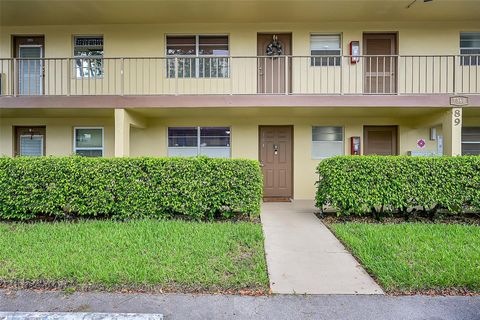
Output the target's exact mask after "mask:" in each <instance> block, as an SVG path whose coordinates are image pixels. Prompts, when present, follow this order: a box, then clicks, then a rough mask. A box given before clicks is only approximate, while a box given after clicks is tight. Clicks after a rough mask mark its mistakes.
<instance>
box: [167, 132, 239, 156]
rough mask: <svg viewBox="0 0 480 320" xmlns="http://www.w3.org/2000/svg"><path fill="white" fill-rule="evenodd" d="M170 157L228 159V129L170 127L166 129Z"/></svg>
mask: <svg viewBox="0 0 480 320" xmlns="http://www.w3.org/2000/svg"><path fill="white" fill-rule="evenodd" d="M168 155H169V156H170V157H194V156H199V155H204V156H208V157H211V158H230V128H229V127H171V128H168Z"/></svg>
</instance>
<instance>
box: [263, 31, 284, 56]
mask: <svg viewBox="0 0 480 320" xmlns="http://www.w3.org/2000/svg"><path fill="white" fill-rule="evenodd" d="M265 53H266V55H267V56H281V55H283V45H282V43H281V42H280V41H278V37H277V35H273V39H272V42H270V43H269V44H268V46H267V49H266V50H265Z"/></svg>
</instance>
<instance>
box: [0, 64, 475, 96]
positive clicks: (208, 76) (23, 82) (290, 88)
mask: <svg viewBox="0 0 480 320" xmlns="http://www.w3.org/2000/svg"><path fill="white" fill-rule="evenodd" d="M479 68H480V56H479V55H469V56H465V55H463V56H455V55H448V56H447V55H444V56H440V55H437V56H433V55H431V56H418V55H416V56H399V55H391V56H359V57H351V56H275V57H269V56H257V57H220V56H215V57H212V56H203V57H189V56H172V57H161V58H153V57H152V58H82V59H78V58H43V59H20V58H18V59H0V81H1V83H0V94H1V95H3V96H40V95H42V96H86V95H208V94H227V95H247V94H255V95H256V94H259V95H265V94H267V95H271V94H284V95H425V94H480V72H479Z"/></svg>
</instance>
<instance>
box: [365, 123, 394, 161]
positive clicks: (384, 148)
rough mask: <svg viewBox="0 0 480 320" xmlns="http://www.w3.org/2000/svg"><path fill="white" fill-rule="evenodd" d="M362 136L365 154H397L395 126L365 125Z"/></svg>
mask: <svg viewBox="0 0 480 320" xmlns="http://www.w3.org/2000/svg"><path fill="white" fill-rule="evenodd" d="M363 136H364V138H363V139H364V140H363V141H364V143H363V144H364V149H365V151H364V154H365V155H374V154H376V155H380V156H394V155H397V154H398V150H397V127H396V126H365V127H363Z"/></svg>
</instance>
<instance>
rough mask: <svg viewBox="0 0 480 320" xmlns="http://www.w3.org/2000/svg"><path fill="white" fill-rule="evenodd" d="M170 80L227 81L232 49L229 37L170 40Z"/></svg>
mask: <svg viewBox="0 0 480 320" xmlns="http://www.w3.org/2000/svg"><path fill="white" fill-rule="evenodd" d="M166 42H167V56H176V58H171V59H168V61H167V77H169V78H175V77H178V78H228V77H229V72H230V70H229V69H230V68H229V57H228V56H229V53H230V52H229V46H228V36H226V35H175V36H173V35H171V36H167V39H166Z"/></svg>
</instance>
